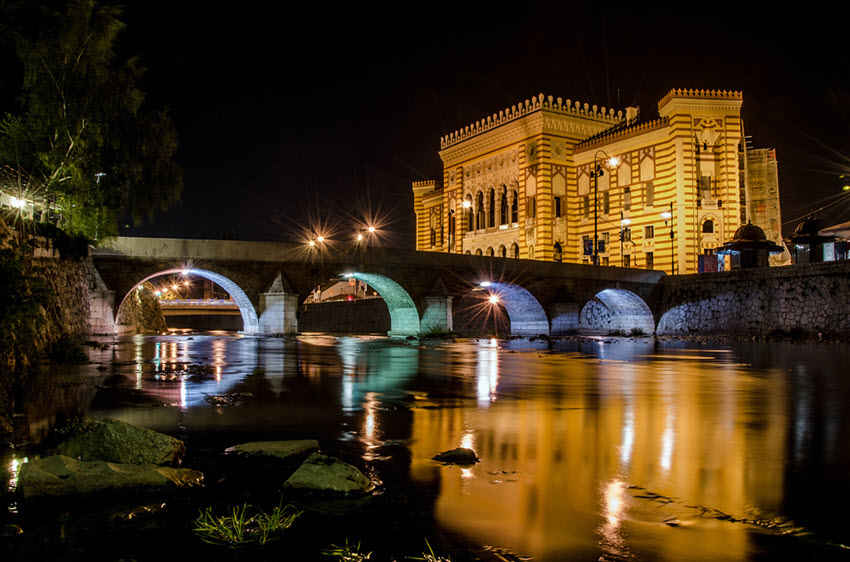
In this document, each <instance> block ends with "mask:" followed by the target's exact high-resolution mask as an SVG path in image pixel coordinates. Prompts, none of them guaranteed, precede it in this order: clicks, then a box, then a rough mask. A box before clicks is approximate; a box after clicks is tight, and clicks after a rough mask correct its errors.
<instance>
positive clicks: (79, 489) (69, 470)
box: [18, 455, 204, 498]
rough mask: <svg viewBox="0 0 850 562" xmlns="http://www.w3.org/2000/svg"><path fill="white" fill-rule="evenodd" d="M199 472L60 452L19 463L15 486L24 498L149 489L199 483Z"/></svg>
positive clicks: (184, 486)
mask: <svg viewBox="0 0 850 562" xmlns="http://www.w3.org/2000/svg"><path fill="white" fill-rule="evenodd" d="M203 481H204V475H203V473H202V472H199V471H197V470H192V469H189V468H171V467H165V466H158V465H154V464H141V465H140V464H123V463H113V462H106V461H79V460H77V459H74V458H71V457H66V456H64V455H53V456H50V457H45V458H42V459H34V460H31V461H29V462H27V463H25V464H24V465H23V466H22V467H21V472H20V479H19V481H18V487H19V489H20V490H21V492H22V493H23V495H24V498H35V497H50V496H54V497H55V496H70V495H79V494H94V493H99V492H107V491H118V490H126V491H152V490H163V489H176V488H187V487H194V486H200V485H202V484H203Z"/></svg>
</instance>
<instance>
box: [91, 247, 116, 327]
mask: <svg viewBox="0 0 850 562" xmlns="http://www.w3.org/2000/svg"><path fill="white" fill-rule="evenodd" d="M88 278H89V334H91V335H96V336H112V335H114V334H115V328H116V326H115V291H110V290H109V288H108V287H107V286H106V283H104V282H103V279H102V278H101V276H100V274H99V273H98V272H97V269H96V268H95V267H94V264H93V263H91V262H90V264H89V268H88Z"/></svg>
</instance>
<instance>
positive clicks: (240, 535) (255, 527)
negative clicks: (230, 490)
mask: <svg viewBox="0 0 850 562" xmlns="http://www.w3.org/2000/svg"><path fill="white" fill-rule="evenodd" d="M249 507H250V506H249V505H248V504H245V503H243V504H242V505H237V506H234V507H233V509H232V511H231V514H230V515H216V514H214V513H213V508H212V507H207V508H204V509H201V510H200V512H199V513H198V517H197V518H196V519H195V521H194V526H193V528H192V530H193V531H194V532H195V534H196V535H198V537H200V539H201V540H202V541H204V542H205V543H208V544H215V545H223V546H229V547H237V546H244V545H249V544H260V545H264V544H266V543H268V542H271V541H274V540H276V539H278V538H280V533H281V532H282V531H285V530H286V529H289V528H290V527H291V526H292V524H293V523H295V520H296V519H298V518H299V517H300V516H301V514H302V513H303V511H300V510H298V509H296V508H295V507H293V506H291V505H286V506H284V507H281V506H277V507H275V508H274V509H273V510H272V511H271V513H266V512H264V511H258V512H256V513H251V512H250V511H249Z"/></svg>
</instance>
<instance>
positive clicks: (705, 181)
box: [699, 176, 711, 199]
mask: <svg viewBox="0 0 850 562" xmlns="http://www.w3.org/2000/svg"><path fill="white" fill-rule="evenodd" d="M699 198H700V199H710V198H711V176H700V177H699Z"/></svg>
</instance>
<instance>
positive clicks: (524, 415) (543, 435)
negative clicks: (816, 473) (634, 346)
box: [411, 348, 793, 560]
mask: <svg viewBox="0 0 850 562" xmlns="http://www.w3.org/2000/svg"><path fill="white" fill-rule="evenodd" d="M477 351H479V352H480V353H477V354H476V357H477V358H478V359H479V364H478V365H477V366H476V371H475V373H476V375H477V376H476V379H474V382H472V383H471V385H470V388H469V391H470V393H471V394H475V395H476V397H477V398H479V400H480V399H481V398H482V394H481V393H480V387H479V385H480V384H481V378H480V376H478V375H480V374H481V373H482V372H486V367H485V369H484V370H482V367H481V363H482V362H483V363H486V364H487V365H488V366H489V364H490V362H491V360H492V359H491V358H490V357H489V356H488V355H487V354H486V353H484V351H483V349H482V348H479V349H478V350H477ZM495 362H496V364H498V365H499V373H500V374H501V377H502V378H503V380H504V378H505V377H506V376H510V377H511V378H510V381H511V385H512V386H513V385H516V386H517V387H518V388H519V387H521V386H522V385H523V384H526V385H530V386H527V387H526V390H525V391H523V396H524V399H523V400H499V401H497V402H489V404H488V407H486V408H482V407H480V405H481V402H480V401H479V402H478V405H479V406H478V407H474V408H418V407H415V406H414V408H413V430H412V435H411V442H412V445H411V449H412V454H413V462H412V466H411V474H412V477H413V478H414V480H416V481H419V482H423V483H426V485H433V486H435V489H438V490H439V491H440V492H439V496H438V498H437V502H436V505H435V516H436V518H437V520H438V522H439V524H440V525H443V526H445V527H446V528H447V529H449V530H451V531H453V532H457V533H460V534H462V535H464V536H465V537H466V538H467V539H468V540H470V541H473V542H476V543H480V544H493V545H499V546H504V547H508V548H510V549H511V550H513V551H514V552H518V553H522V554H528V555H532V556H534V557H535V558H536V559H552V560H556V559H563V558H559V556H561V557H562V556H563V554H564V553H565V552H583V550H582V549H585V548H600V547H602V548H603V549H608V551H610V553H611V554H612V555H613V554H616V553H620V554H623V553H624V552H625V553H635V552H640V551H648V552H650V553H652V554H651V555H650V556H649V557H650V558H653V559H668V560H682V559H687V558H688V557H689V555H691V554H692V552H693V550H692V549H693V535H692V534H687V533H681V532H678V533H677V532H676V530H675V529H671V528H670V527H668V526H667V525H665V524H664V519H665V518H666V517H668V516H669V515H670V510H671V509H673V508H672V506H671V507H670V508H669V509H668V508H667V507H666V506H663V505H660V504H659V503H658V502H653V501H651V500H649V499H641V498H639V497H636V496H640V495H641V492H640V491H639V490H638V489H637V488H631V489H630V488H629V487H630V486H640V487H641V488H642V489H645V490H650V491H652V492H655V493H658V494H664V495H666V496H675V497H676V498H679V500H677V501H680V503H681V504H682V505H685V504H687V505H704V506H710V507H712V508H715V509H719V510H721V511H723V512H725V513H732V514H739V515H745V514H746V513H747V510H748V509H749V508H750V507H751V506H758V507H759V508H760V509H762V510H764V511H767V512H776V511H778V510H780V509H781V500H782V497H783V485H784V482H783V476H782V475H783V472H782V471H783V466H784V462H785V459H786V458H787V456H788V451H787V450H786V449H787V445H786V443H788V444H792V445H793V439H792V440H790V441H789V440H788V439H787V438H786V437H787V434H786V431H785V429H783V428H784V427H785V425H784V423H785V422H784V420H785V419H786V418H787V415H788V414H789V413H790V412H788V411H787V401H786V400H785V398H784V397H785V396H786V394H785V392H786V383H785V379H784V378H783V374H782V373H781V372H779V371H777V372H776V373H775V374H773V375H767V376H764V377H753V376H752V375H751V373H752V370H751V369H743V368H741V367H737V366H734V365H730V364H723V363H719V362H708V361H701V360H697V361H686V360H683V359H679V360H678V361H676V364H675V371H674V370H673V366H672V365H663V364H659V363H658V362H623V363H619V362H618V363H611V362H600V361H598V360H597V359H595V358H582V357H577V356H569V357H567V356H563V357H557V356H552V355H536V354H529V353H522V354H520V353H515V354H506V353H501V352H498V351H497V357H496V361H495ZM508 374H510V375H508ZM523 381H533V382H523ZM482 386H483V385H482ZM536 390H540V392H535V391H536ZM518 392H519V391H518ZM752 420H759V423H752ZM791 427H792V430H793V425H792V426H791ZM457 446H462V447H469V448H472V449H474V450H475V451H476V453H477V454H478V456H479V457H480V458H481V462H480V463H479V464H477V465H476V466H475V467H474V468H471V469H467V470H461V471H460V475H458V471H457V470H449V469H446V468H445V467H439V466H435V463H434V462H433V461H431V460H430V459H431V457H432V456H433V454H434V452H435V451H444V450H447V449H451V448H454V447H457ZM754 459H758V464H759V466H761V467H762V468H763V470H753V462H754ZM473 475H475V476H478V477H477V478H475V477H473ZM627 512H628V517H626V513H627ZM676 516H677V517H687V514H686V513H682V514H676ZM695 521H696V522H695V523H694V525H695V526H697V527H700V528H702V529H705V530H707V529H709V527H710V529H711V532H710V533H709V534H708V535H707V536H710V537H711V539H710V540H706V541H705V544H701V546H700V549H701V552H703V553H705V556H704V557H703V558H704V559H725V560H735V559H746V558H747V556H748V554H749V552H750V548H751V547H750V540H749V538H748V537H749V535H748V533H749V531H748V529H747V528H746V526H744V525H735V524H731V523H718V522H717V521H713V520H712V521H707V520H702V519H699V518H696V519H695ZM564 522H569V525H568V526H565V523H564ZM632 525H639V526H640V533H637V534H631V533H630V532H629V528H630V527H631V526H632ZM566 527H568V529H566ZM565 529H566V530H565ZM591 537H597V539H598V541H599V542H596V541H594V542H593V545H592V546H591V545H588V544H586V541H587V540H588V539H589V538H591ZM630 537H631V538H630ZM635 537H640V541H641V542H640V544H637V545H636V544H635V543H634V541H635V540H637V539H636V538H635ZM600 542H601V544H600ZM647 549H648V550H647Z"/></svg>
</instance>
